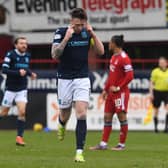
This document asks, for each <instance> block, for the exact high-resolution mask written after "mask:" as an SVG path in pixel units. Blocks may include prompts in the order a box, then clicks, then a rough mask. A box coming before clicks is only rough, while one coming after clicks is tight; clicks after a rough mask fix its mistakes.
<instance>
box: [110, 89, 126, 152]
mask: <svg viewBox="0 0 168 168" xmlns="http://www.w3.org/2000/svg"><path fill="white" fill-rule="evenodd" d="M128 100H129V90H125V91H123V92H120V93H117V94H116V97H115V100H114V101H115V111H116V113H117V117H118V120H119V122H120V136H119V143H118V145H117V146H116V147H114V148H112V150H117V151H118V150H124V148H125V142H126V138H127V133H128V122H127V107H128Z"/></svg>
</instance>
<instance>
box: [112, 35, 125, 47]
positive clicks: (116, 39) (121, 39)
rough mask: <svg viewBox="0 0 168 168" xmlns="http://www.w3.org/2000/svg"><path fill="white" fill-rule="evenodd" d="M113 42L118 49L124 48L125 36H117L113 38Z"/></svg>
mask: <svg viewBox="0 0 168 168" xmlns="http://www.w3.org/2000/svg"><path fill="white" fill-rule="evenodd" d="M111 41H112V42H114V43H115V44H116V46H117V47H120V48H123V46H124V35H115V36H113V37H112V38H111Z"/></svg>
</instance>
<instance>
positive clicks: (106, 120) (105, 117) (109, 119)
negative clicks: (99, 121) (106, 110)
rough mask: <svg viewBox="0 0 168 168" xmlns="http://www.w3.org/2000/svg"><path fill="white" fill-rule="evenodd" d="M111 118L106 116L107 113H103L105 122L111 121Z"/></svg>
mask: <svg viewBox="0 0 168 168" xmlns="http://www.w3.org/2000/svg"><path fill="white" fill-rule="evenodd" d="M111 120H112V119H111V117H110V116H108V115H105V116H104V121H105V122H111Z"/></svg>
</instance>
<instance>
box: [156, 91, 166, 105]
mask: <svg viewBox="0 0 168 168" xmlns="http://www.w3.org/2000/svg"><path fill="white" fill-rule="evenodd" d="M153 96H154V99H153V106H154V107H156V108H159V107H160V105H161V102H162V101H163V102H164V104H168V91H157V90H154V91H153Z"/></svg>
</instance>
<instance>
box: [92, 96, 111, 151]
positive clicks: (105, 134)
mask: <svg viewBox="0 0 168 168" xmlns="http://www.w3.org/2000/svg"><path fill="white" fill-rule="evenodd" d="M113 107H114V104H113V101H112V100H111V99H110V98H109V97H108V98H107V99H106V101H105V109H104V111H105V113H104V127H103V131H102V139H101V142H100V143H99V144H98V145H96V146H93V147H90V150H106V149H107V144H108V140H109V137H110V134H111V131H112V118H113V114H114V113H113V112H112V111H113Z"/></svg>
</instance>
